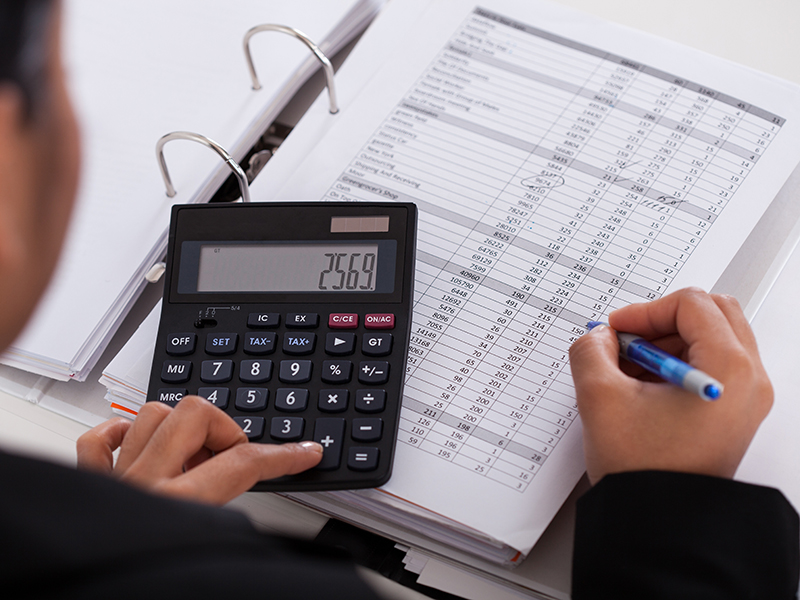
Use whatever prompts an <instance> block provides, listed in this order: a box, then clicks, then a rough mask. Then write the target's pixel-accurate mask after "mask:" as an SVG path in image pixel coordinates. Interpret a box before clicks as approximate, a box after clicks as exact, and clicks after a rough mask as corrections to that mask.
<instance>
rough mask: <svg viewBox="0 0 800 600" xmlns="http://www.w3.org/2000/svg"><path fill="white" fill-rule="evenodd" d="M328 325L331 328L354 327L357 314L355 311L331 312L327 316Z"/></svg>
mask: <svg viewBox="0 0 800 600" xmlns="http://www.w3.org/2000/svg"><path fill="white" fill-rule="evenodd" d="M328 327H330V328H331V329H355V328H356V327H358V315H357V314H355V313H331V314H330V315H329V316H328Z"/></svg>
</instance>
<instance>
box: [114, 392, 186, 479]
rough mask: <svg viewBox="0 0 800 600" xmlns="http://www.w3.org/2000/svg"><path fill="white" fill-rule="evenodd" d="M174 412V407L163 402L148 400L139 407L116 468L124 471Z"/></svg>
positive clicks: (121, 471)
mask: <svg viewBox="0 0 800 600" xmlns="http://www.w3.org/2000/svg"><path fill="white" fill-rule="evenodd" d="M171 412H172V408H171V407H169V406H167V405H166V404H162V403H161V402H147V403H145V405H144V406H142V408H140V409H139V414H138V415H137V416H136V420H135V421H134V422H133V427H131V429H130V431H129V432H128V435H126V436H125V440H124V441H123V443H122V447H121V448H120V451H119V456H118V457H117V465H116V467H115V470H116V471H117V472H118V473H124V472H125V471H127V470H128V468H129V467H130V466H131V465H132V464H133V463H134V461H135V460H136V459H137V458H138V457H139V455H140V454H141V453H142V450H144V448H145V446H147V443H148V442H149V441H150V438H151V437H153V433H154V432H155V430H156V429H158V427H159V425H161V423H162V422H163V421H164V419H166V418H167V416H169V414H170V413H171Z"/></svg>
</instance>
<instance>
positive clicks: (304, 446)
mask: <svg viewBox="0 0 800 600" xmlns="http://www.w3.org/2000/svg"><path fill="white" fill-rule="evenodd" d="M117 448H119V449H120V451H119V456H118V458H117V461H116V464H114V457H113V452H114V451H115V450H116V449H117ZM77 450H78V467H79V468H83V469H90V470H94V471H100V472H102V473H106V474H109V475H113V476H116V477H119V478H120V479H121V480H123V481H127V482H129V483H131V484H133V485H136V486H139V487H142V488H145V489H147V490H151V491H153V492H157V493H161V494H165V495H168V496H175V497H180V498H184V499H188V500H198V501H202V502H209V503H213V504H224V503H226V502H228V501H229V500H232V499H233V498H235V497H236V496H238V495H240V494H241V493H243V492H246V491H247V490H249V489H250V488H251V487H252V486H253V485H254V484H255V483H256V482H257V481H261V480H264V479H273V478H275V477H280V476H282V475H291V474H294V473H299V472H301V471H305V470H306V469H310V468H311V467H313V466H315V465H316V464H317V463H319V461H320V460H321V459H322V446H320V445H319V444H317V443H316V442H301V443H297V444H280V445H278V444H250V443H248V441H247V436H246V435H245V434H244V432H242V429H241V428H240V427H239V426H238V425H237V424H236V423H235V422H234V421H233V419H231V418H230V417H229V416H228V415H227V414H225V413H224V412H222V411H221V410H220V409H218V408H217V407H215V406H214V405H213V404H211V403H210V402H208V401H207V400H205V399H204V398H200V397H199V396H185V397H184V398H183V399H182V400H181V401H180V402H179V403H178V405H177V406H176V407H175V408H174V409H173V408H170V407H169V406H166V405H165V404H161V403H158V402H148V403H147V404H145V405H144V406H143V407H142V409H141V410H140V411H139V416H138V417H137V418H136V420H135V421H133V422H131V421H129V420H127V419H124V418H122V417H120V418H117V419H111V420H110V421H106V422H105V423H103V424H101V425H98V426H97V427H95V428H94V429H92V430H90V431H88V432H86V433H85V434H83V435H82V436H81V437H80V438H79V439H78V443H77Z"/></svg>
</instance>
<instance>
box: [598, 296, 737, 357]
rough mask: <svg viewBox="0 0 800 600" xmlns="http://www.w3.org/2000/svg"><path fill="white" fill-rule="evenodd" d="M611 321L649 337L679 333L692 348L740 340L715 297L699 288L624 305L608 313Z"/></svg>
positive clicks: (614, 324)
mask: <svg viewBox="0 0 800 600" xmlns="http://www.w3.org/2000/svg"><path fill="white" fill-rule="evenodd" d="M609 323H610V324H611V326H612V327H613V328H614V329H616V330H618V331H627V332H631V333H636V334H638V335H641V336H642V337H644V338H646V339H652V338H655V337H663V336H666V335H669V334H674V333H676V332H677V333H680V335H681V337H682V338H683V339H684V340H685V341H686V343H687V345H688V346H690V347H692V346H695V345H696V344H700V345H701V346H706V345H709V344H713V345H716V346H719V345H720V344H723V345H724V344H728V343H736V342H737V341H738V340H736V337H735V335H734V334H733V330H732V328H731V326H730V324H729V323H728V320H727V319H726V318H725V315H724V314H723V312H722V310H720V308H719V306H717V304H716V302H714V299H713V298H712V297H711V296H710V295H709V294H707V293H705V292H703V291H702V290H700V289H698V288H685V289H682V290H679V291H677V292H675V293H673V294H669V295H667V296H664V297H663V298H660V299H658V300H654V301H653V302H648V303H646V304H632V305H630V306H627V307H625V308H621V309H619V310H617V311H614V312H612V313H611V314H610V315H609Z"/></svg>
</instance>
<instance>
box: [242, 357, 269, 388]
mask: <svg viewBox="0 0 800 600" xmlns="http://www.w3.org/2000/svg"><path fill="white" fill-rule="evenodd" d="M271 378H272V361H271V360H243V361H242V362H241V363H240V365H239V379H240V380H241V381H244V382H245V383H265V382H267V381H269V380H270V379H271Z"/></svg>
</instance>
